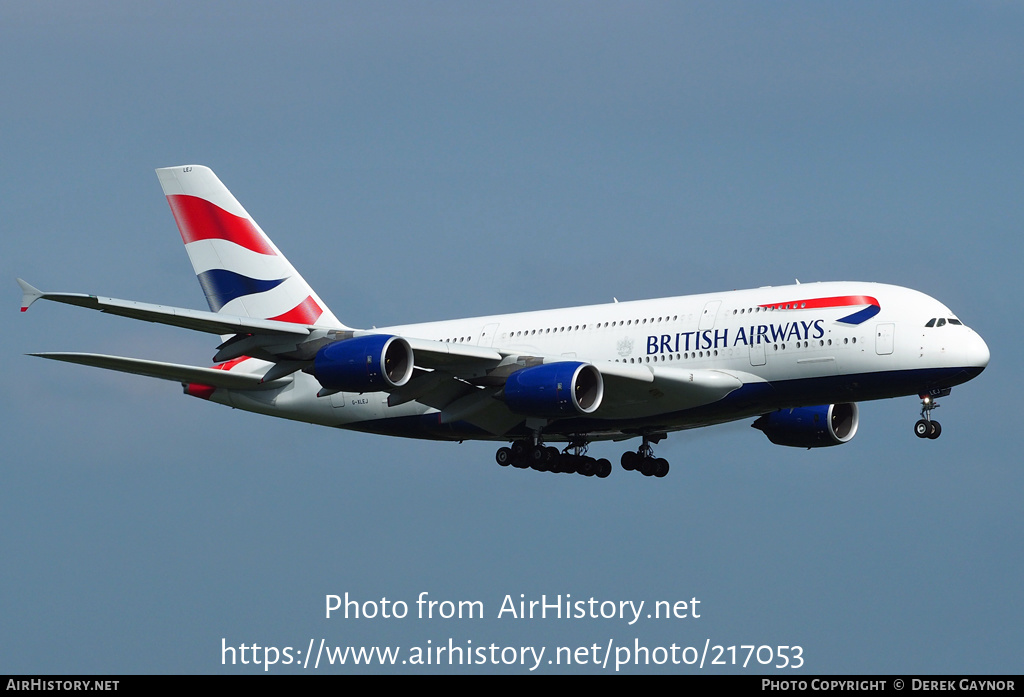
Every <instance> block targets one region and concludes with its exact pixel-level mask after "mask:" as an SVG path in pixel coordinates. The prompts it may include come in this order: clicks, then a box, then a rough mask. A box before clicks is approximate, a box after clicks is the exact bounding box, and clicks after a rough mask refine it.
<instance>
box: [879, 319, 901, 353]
mask: <svg viewBox="0 0 1024 697" xmlns="http://www.w3.org/2000/svg"><path fill="white" fill-rule="evenodd" d="M895 336H896V325H895V324H893V323H891V322H888V323H885V324H878V325H876V326H875V353H877V354H878V355H879V356H888V355H890V354H892V350H893V342H894V339H895Z"/></svg>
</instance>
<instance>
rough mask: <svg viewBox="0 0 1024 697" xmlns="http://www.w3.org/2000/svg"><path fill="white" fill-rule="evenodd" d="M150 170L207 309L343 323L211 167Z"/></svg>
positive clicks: (331, 324)
mask: <svg viewBox="0 0 1024 697" xmlns="http://www.w3.org/2000/svg"><path fill="white" fill-rule="evenodd" d="M156 174H157V177H158V178H159V179H160V186H161V187H163V190H164V195H165V196H166V197H167V203H168V204H169V205H170V207H171V212H172V213H173V214H174V220H175V222H176V223H177V224H178V231H179V232H180V233H181V239H182V241H183V242H184V243H185V251H187V252H188V258H189V259H190V260H191V261H192V268H193V269H194V270H195V272H196V277H197V278H198V279H199V285H201V286H202V288H203V293H205V294H206V302H207V303H208V304H209V306H210V310H211V311H213V312H219V313H223V314H227V315H236V316H239V317H250V318H253V319H273V320H279V321H282V322H294V323H297V324H310V325H318V326H325V327H332V328H341V327H343V326H344V325H342V324H341V323H340V322H339V321H338V318H337V317H335V316H334V314H333V313H332V312H331V311H330V310H329V309H328V308H327V305H326V304H325V303H324V301H323V300H321V299H320V297H319V296H318V295H317V294H316V292H315V291H314V290H313V289H312V288H311V287H310V286H309V284H308V283H306V281H305V280H304V279H303V278H302V276H301V275H300V274H299V272H298V271H296V270H295V268H294V267H293V266H292V265H291V264H290V263H289V262H288V259H286V258H285V256H284V255H283V254H281V251H280V250H279V249H278V248H277V247H276V246H275V245H274V243H273V242H271V241H270V238H269V237H267V235H266V233H264V232H263V230H262V229H260V226H259V225H257V224H256V221H255V220H253V218H252V216H251V215H249V213H248V212H246V210H245V208H243V207H242V204H240V203H239V202H238V200H237V199H236V198H235V197H234V196H233V195H232V194H231V192H230V191H228V189H227V187H226V186H224V184H222V183H221V181H220V179H218V178H217V175H216V174H214V173H213V170H211V169H210V168H208V167H202V166H200V165H187V166H181V167H165V168H163V169H158V170H157V171H156Z"/></svg>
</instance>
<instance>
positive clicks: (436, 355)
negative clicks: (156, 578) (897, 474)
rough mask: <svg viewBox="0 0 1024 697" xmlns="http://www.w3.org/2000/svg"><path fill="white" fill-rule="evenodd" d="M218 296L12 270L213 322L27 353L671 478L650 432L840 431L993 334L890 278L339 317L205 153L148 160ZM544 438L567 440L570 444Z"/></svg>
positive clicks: (515, 460)
mask: <svg viewBox="0 0 1024 697" xmlns="http://www.w3.org/2000/svg"><path fill="white" fill-rule="evenodd" d="M156 173H157V177H158V178H159V180H160V185H161V187H162V188H163V192H164V195H165V196H166V198H167V202H168V204H169V205H170V208H171V212H172V214H173V216H174V219H175V221H176V223H177V226H178V230H179V232H180V233H181V238H182V241H183V242H184V244H185V249H186V251H187V252H188V256H189V259H190V260H191V262H192V266H193V269H194V270H195V273H196V276H197V278H198V280H199V284H200V286H201V287H202V289H203V292H204V294H205V295H206V301H207V304H208V305H209V308H210V309H209V311H201V310H192V309H186V308H178V307H168V306H163V305H153V304H148V303H141V302H135V301H128V300H118V299H114V298H107V297H100V296H96V295H88V294H82V293H53V292H43V291H40V290H38V289H37V288H35V287H34V286H32V285H30V284H29V283H27V282H25V281H23V280H22V279H18V283H19V285H20V286H21V289H22V293H23V297H22V304H21V310H22V312H24V311H26V310H27V309H28V308H29V306H30V305H32V304H33V303H34V302H35V301H36V300H39V299H43V300H51V301H55V302H60V303H67V304H70V305H77V306H80V307H86V308H91V309H94V310H99V311H101V312H106V313H109V314H114V315H120V316H123V317H129V318H133V319H138V320H145V321H148V322H157V323H161V324H167V325H170V326H174V327H182V328H185V329H191V330H194V331H199V332H206V333H209V334H216V335H219V336H220V344H219V345H218V346H217V349H216V354H215V355H214V357H213V363H214V365H213V366H211V367H201V366H193V365H184V364H177V363H166V362H162V361H152V360H145V359H139V358H127V357H122V356H109V355H100V354H91V353H52V352H51V353H33V354H29V355H33V356H39V357H41V358H47V359H52V360H58V361H66V362H70V363H77V364H82V365H88V366H94V367H99V368H105V369H109V370H116V371H121V372H126V373H133V374H137V375H144V376H149V377H154V378H161V379H164V380H170V381H174V382H179V383H181V385H182V387H183V390H184V393H185V394H187V395H191V396H193V397H197V398H200V399H204V400H209V401H211V402H216V403H219V404H223V405H227V406H231V407H234V408H236V409H243V410H246V411H252V412H256V413H260V414H266V415H269V416H276V417H282V418H286V419H293V420H296V421H303V422H309V423H313V424H320V425H323V426H331V427H335V428H343V429H352V430H356V431H363V432H369V433H375V434H382V435H388V436H403V437H410V438H424V439H432V440H442V441H463V440H485V441H495V442H502V443H507V445H503V446H501V447H500V448H499V449H498V450H497V453H496V454H495V459H496V461H497V462H498V464H500V465H502V466H508V465H511V466H513V467H516V468H519V469H526V468H532V469H534V470H538V471H547V472H567V473H577V474H582V475H586V476H597V477H600V478H604V477H607V476H608V475H609V474H610V473H611V471H612V466H611V463H610V461H609V460H607V459H604V458H601V459H595V458H593V457H590V456H588V455H587V454H586V453H587V450H588V447H589V445H590V444H591V443H592V442H595V441H607V440H611V441H624V440H629V439H635V438H639V439H640V445H639V447H638V448H637V449H636V450H635V451H634V450H627V451H626V452H625V453H623V454H622V456H621V458H620V465H621V466H622V468H623V469H625V470H627V471H638V472H640V473H641V474H642V475H644V476H654V477H664V476H665V475H666V474H667V473H668V471H669V464H668V462H667V461H666V460H665V459H664V458H659V457H656V456H655V454H654V450H653V445H652V444H657V443H658V442H660V441H661V440H662V439H664V438H665V437H667V435H668V434H669V433H672V432H676V431H682V430H686V429H693V428H699V427H703V426H710V425H713V424H720V423H726V422H731V421H737V420H742V419H748V418H754V419H755V420H754V422H753V423H752V424H751V425H752V426H753V427H755V428H757V429H759V430H761V431H762V432H763V433H764V434H765V435H766V436H767V437H768V438H769V440H770V441H771V442H773V443H775V444H778V445H784V446H793V447H804V448H815V447H827V446H835V445H841V444H844V443H848V442H849V441H850V440H851V439H852V438H853V437H854V436H855V435H856V433H857V428H858V424H859V410H858V405H857V403H858V402H861V401H868V400H876V399H886V398H892V397H901V396H909V395H917V396H919V397H920V399H921V413H920V416H921V418H920V419H919V420H918V421H917V422H916V423H915V425H914V432H915V434H916V435H917V436H918V437H920V438H925V439H935V438H937V437H938V436H939V434H940V433H941V426H940V425H939V422H937V421H935V420H934V419H932V418H931V413H932V411H933V410H934V409H935V408H936V407H938V406H939V404H938V402H937V400H938V399H939V398H941V397H945V396H948V395H949V394H950V391H951V389H952V388H953V387H954V386H956V385H960V384H962V383H965V382H967V381H968V380H971V379H973V378H975V377H977V376H978V375H979V374H980V373H981V372H982V371H983V370H984V369H985V367H986V366H987V365H988V362H989V357H990V354H989V349H988V346H987V345H986V344H985V341H984V340H983V339H982V338H981V337H980V336H979V335H978V334H977V333H976V332H974V331H973V330H971V329H970V328H968V327H967V326H966V325H965V324H964V323H963V322H961V321H960V320H959V319H958V318H957V317H956V315H954V314H953V313H952V312H951V311H950V310H949V309H948V308H947V307H946V306H945V305H943V304H942V303H940V302H939V301H937V300H935V299H933V298H931V297H929V296H927V295H925V294H923V293H921V292H918V291H916V290H911V289H908V288H902V287H899V286H894V285H885V284H880V283H858V282H820V283H804V284H800V283H799V282H797V284H796V285H790V286H784V287H764V288H757V289H752V290H733V291H728V292H719V293H710V294H704V295H688V296H682V297H670V298H661V299H655V300H640V301H630V302H618V301H615V302H612V303H607V304H601V305H590V306H583V307H572V308H565V309H554V310H541V311H535V312H521V313H516V314H503V315H493V316H488V317H474V318H469V319H457V320H449V321H441V322H428V323H421V324H408V325H401V326H393V327H382V328H371V329H356V328H352V327H349V326H347V325H345V324H343V323H342V322H341V321H340V320H339V319H338V318H337V317H336V316H335V315H334V314H333V313H332V312H331V310H330V309H329V308H328V307H327V304H326V303H324V301H323V300H321V299H320V296H318V295H317V294H316V292H315V291H314V290H313V289H312V287H311V286H310V285H309V284H308V283H307V282H306V281H305V280H304V279H303V278H302V276H301V275H300V274H299V273H298V272H297V271H296V270H295V268H294V267H292V265H291V264H290V263H289V262H288V260H287V259H286V258H285V256H284V255H283V254H282V253H281V251H280V250H279V249H278V248H277V247H276V246H275V245H274V243H273V242H272V241H271V240H270V238H269V237H268V236H267V235H266V234H265V233H264V232H263V230H262V229H261V228H260V227H259V225H257V224H256V221H255V220H253V218H252V217H251V216H250V215H249V214H248V213H247V212H246V210H245V209H244V208H243V207H242V205H241V204H240V203H239V202H238V200H237V199H236V198H235V197H234V196H233V195H232V194H231V192H230V191H228V189H227V187H225V186H224V184H223V183H221V181H220V179H218V178H217V176H216V175H215V174H214V173H213V171H212V170H210V169H209V168H207V167H203V166H199V165H185V166H178V167H167V168H161V169H158V170H156ZM550 443H559V444H565V445H564V447H563V448H562V449H561V450H559V449H558V448H557V447H554V446H552V445H549V444H550Z"/></svg>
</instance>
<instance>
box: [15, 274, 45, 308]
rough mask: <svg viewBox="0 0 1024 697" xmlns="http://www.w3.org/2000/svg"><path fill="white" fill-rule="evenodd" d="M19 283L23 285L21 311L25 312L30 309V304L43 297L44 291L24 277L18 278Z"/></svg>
mask: <svg viewBox="0 0 1024 697" xmlns="http://www.w3.org/2000/svg"><path fill="white" fill-rule="evenodd" d="M18 285H19V286H21V311H22V312H24V311H25V310H27V309H28V307H29V305H31V304H32V303H34V302H35V301H36V300H39V298H41V297H43V291H41V290H39V289H38V288H36V287H35V286H33V285H32V284H31V283H29V282H27V281H25V280H24V279H21V278H19V279H18Z"/></svg>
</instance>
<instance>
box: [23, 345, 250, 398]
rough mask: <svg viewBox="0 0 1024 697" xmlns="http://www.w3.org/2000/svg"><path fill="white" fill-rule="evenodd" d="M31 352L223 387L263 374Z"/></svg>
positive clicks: (246, 385)
mask: <svg viewBox="0 0 1024 697" xmlns="http://www.w3.org/2000/svg"><path fill="white" fill-rule="evenodd" d="M28 355H30V356H39V357H40V358H49V359H50V360H53V361H64V362H66V363H78V364H79V365H91V366H93V367H95V368H105V369H106V370H117V371H119V372H122V373H132V374H134V375H145V376H147V377H151V378H160V379H161V380H173V381H174V382H181V383H198V384H201V385H210V386H211V387H222V388H226V389H232V390H246V389H256V388H259V387H262V386H265V385H266V383H264V384H261V379H262V378H261V376H260V375H253V374H251V373H232V372H229V371H227V370H219V369H217V368H200V367H198V366H193V365H181V364H179V363H164V362H163V361H147V360H143V359H141V358H124V357H122V356H106V355H103V354H99V353H30V354H28Z"/></svg>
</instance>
